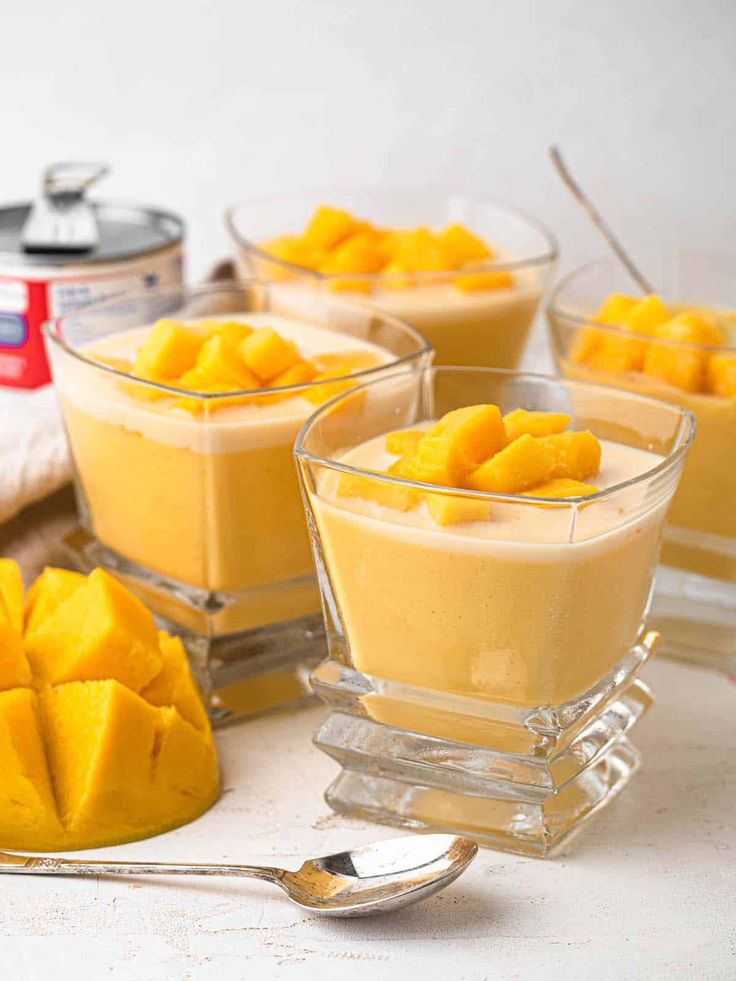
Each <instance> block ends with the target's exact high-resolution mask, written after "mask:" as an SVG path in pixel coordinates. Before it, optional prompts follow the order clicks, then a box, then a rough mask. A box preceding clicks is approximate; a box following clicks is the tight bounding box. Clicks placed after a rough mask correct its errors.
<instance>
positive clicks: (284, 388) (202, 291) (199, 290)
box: [42, 277, 434, 402]
mask: <svg viewBox="0 0 736 981" xmlns="http://www.w3.org/2000/svg"><path fill="white" fill-rule="evenodd" d="M280 285H282V284H281V283H279V282H278V281H275V280H269V279H259V278H255V277H254V278H253V279H230V280H217V281H216V282H213V283H194V284H186V283H182V284H180V285H177V284H175V283H174V284H172V285H170V286H163V287H160V288H156V289H153V290H145V289H144V290H135V291H125V290H122V291H121V292H120V293H115V294H113V295H112V296H108V297H106V298H105V299H104V300H100V301H98V302H95V303H89V304H87V305H85V306H83V307H79V308H78V309H77V310H71V311H70V312H69V313H66V314H64V315H63V316H61V317H51V318H49V319H48V320H46V321H45V322H44V323H43V325H42V332H43V334H44V337H45V338H46V339H47V340H48V341H49V342H51V343H53V344H55V345H56V346H57V347H58V348H59V349H61V350H62V351H64V353H66V354H68V355H70V356H71V357H73V358H76V359H77V360H78V361H81V362H82V363H83V364H85V365H88V366H89V367H90V368H94V369H97V370H99V371H105V372H107V373H108V374H110V375H113V376H115V377H117V378H120V379H122V380H123V381H126V382H128V383H131V382H132V383H133V384H135V385H140V386H142V387H144V388H148V389H152V390H154V391H160V392H163V393H164V394H166V395H175V396H177V397H182V396H183V397H185V398H188V399H201V400H202V401H203V402H204V401H209V400H212V401H213V402H216V401H217V400H218V399H232V398H235V397H237V396H241V395H248V396H249V397H254V396H255V397H257V396H259V395H260V396H263V399H264V401H265V400H267V399H268V398H269V397H270V396H272V395H274V394H284V393H287V392H288V393H291V392H294V393H296V394H298V393H299V392H301V391H304V390H306V389H311V388H319V387H320V386H322V385H334V384H336V383H340V382H343V381H347V380H348V379H352V378H360V379H363V378H370V377H372V376H373V375H374V374H378V373H379V372H381V371H385V370H386V369H389V368H391V369H393V368H396V367H398V366H403V365H405V364H406V363H407V362H411V361H413V360H414V359H417V358H426V357H427V356H431V355H432V354H433V353H434V348H433V347H432V345H431V344H430V342H429V341H428V340H427V338H426V337H425V336H424V334H422V333H421V331H418V330H417V329H416V328H415V327H412V325H411V324H409V323H407V322H406V321H405V320H402V318H401V317H396V316H394V314H391V313H386V312H385V311H383V310H381V309H380V308H377V307H373V306H372V305H371V304H369V303H364V302H362V301H360V300H353V299H352V298H351V299H350V300H345V299H343V298H341V297H338V296H335V297H329V301H330V303H334V304H336V305H337V306H343V307H346V308H348V309H351V310H356V309H359V310H360V311H361V312H365V313H367V314H370V316H371V317H380V318H381V319H382V320H383V321H384V322H388V323H390V324H391V325H392V326H396V327H400V328H401V330H402V331H403V332H404V334H405V335H408V336H410V337H412V338H413V339H414V340H416V341H417V343H418V346H417V349H416V351H412V352H411V353H410V354H404V355H402V356H401V357H398V358H395V359H394V360H392V361H388V362H385V363H384V364H379V365H374V366H373V367H371V368H362V369H361V370H360V371H354V372H352V373H351V374H348V375H340V376H339V377H338V376H335V377H334V378H324V379H322V380H321V381H311V382H302V383H300V384H298V385H281V386H278V387H274V388H247V389H233V390H232V391H228V392H190V391H188V390H187V389H184V388H176V387H174V386H173V385H166V384H164V383H163V382H156V381H149V380H148V379H146V378H136V377H135V376H132V375H129V374H127V373H126V372H124V371H120V370H119V369H118V368H115V367H113V366H112V365H107V364H104V363H102V362H100V361H95V360H94V358H92V357H89V356H88V355H85V354H83V353H82V352H81V351H80V350H79V349H77V348H74V347H71V346H70V345H69V344H67V342H66V341H65V340H64V339H63V338H62V337H61V336H60V335H59V334H58V333H56V331H57V330H60V329H61V326H62V324H63V323H64V322H65V321H67V320H77V319H79V318H81V317H86V316H87V315H92V316H94V315H95V314H98V315H99V314H100V313H104V312H105V309H106V308H109V307H112V306H114V305H116V304H118V303H120V301H121V300H125V299H131V300H135V299H137V298H140V299H155V297H156V296H164V295H166V294H167V293H177V292H182V293H184V294H186V295H192V294H194V295H206V294H208V293H216V292H218V291H226V290H240V291H242V288H243V287H247V288H252V287H266V288H268V287H270V286H280ZM256 312H257V311H256ZM156 319H158V318H156ZM202 319H203V320H204V319H206V315H204V316H203V317H202ZM139 326H145V325H143V324H142V325H139ZM126 329H128V330H130V329H134V328H126ZM335 333H336V334H338V335H339V333H340V332H339V331H335ZM330 401H332V400H330Z"/></svg>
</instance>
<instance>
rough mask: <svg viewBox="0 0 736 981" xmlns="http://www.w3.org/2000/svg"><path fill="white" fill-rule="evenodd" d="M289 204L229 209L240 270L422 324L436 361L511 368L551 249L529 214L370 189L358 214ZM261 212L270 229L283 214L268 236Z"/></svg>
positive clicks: (551, 255)
mask: <svg viewBox="0 0 736 981" xmlns="http://www.w3.org/2000/svg"><path fill="white" fill-rule="evenodd" d="M289 204H290V202H288V200H287V201H284V202H281V203H279V202H272V207H271V208H268V209H267V208H266V205H265V204H264V205H263V206H261V208H259V207H258V206H257V204H254V205H253V206H250V207H249V206H248V205H247V204H244V205H240V206H237V207H235V208H233V209H232V210H231V211H230V212H229V214H228V223H229V226H230V230H231V233H232V234H233V236H234V238H235V241H236V245H237V253H236V263H237V265H238V268H239V270H240V271H241V273H247V274H248V275H253V274H255V275H260V276H268V277H271V278H273V277H282V278H285V279H289V278H298V279H301V280H307V281H311V282H313V283H314V284H315V285H321V286H324V287H325V288H326V289H328V290H331V291H336V292H340V293H345V294H346V295H352V296H354V297H357V298H363V299H365V300H368V301H370V302H371V303H373V304H375V305H376V306H377V307H378V308H380V309H382V310H386V311H388V312H390V313H392V314H394V315H395V316H398V317H401V318H402V319H403V320H406V321H407V322H408V323H410V324H412V325H413V326H414V327H415V328H416V329H417V330H419V331H421V332H422V333H423V334H424V335H425V337H427V339H428V340H429V341H430V343H431V344H432V346H433V348H434V349H435V352H436V361H437V363H438V364H468V365H490V366H496V367H502V368H513V367H516V366H517V364H518V363H519V360H520V358H521V355H522V353H523V351H524V347H525V345H526V340H527V336H528V333H529V330H530V328H531V324H532V321H533V319H534V316H535V313H536V310H537V307H538V304H539V299H540V297H541V294H542V291H543V289H544V284H545V281H546V277H547V275H548V273H549V271H550V269H551V265H552V263H553V260H554V257H555V245H554V242H553V241H552V240H551V238H550V237H549V235H548V234H547V233H546V232H545V231H544V230H543V229H541V228H539V227H537V226H535V225H534V224H533V223H531V221H530V219H527V218H526V217H525V216H522V215H519V214H516V213H514V212H513V211H511V210H510V209H504V208H502V207H501V206H498V205H493V204H490V203H487V202H472V201H468V200H467V199H457V198H453V199H451V200H450V201H448V202H442V205H441V206H440V205H438V202H437V201H432V202H429V201H428V200H427V199H425V198H424V197H421V196H419V197H418V196H417V195H412V194H411V193H407V195H406V196H403V195H397V196H396V198H395V199H391V198H390V197H389V196H387V195H386V194H384V195H381V194H380V193H378V192H376V193H375V194H373V193H370V194H366V195H365V200H364V201H363V202H362V206H361V205H359V207H360V210H359V211H355V212H353V210H352V209H351V208H347V207H335V206H332V205H321V206H319V207H317V208H316V210H314V211H313V213H312V214H311V215H310V216H309V217H308V219H307V220H306V221H305V217H306V215H305V213H304V208H303V207H302V205H301V203H300V202H293V203H292V206H291V207H289ZM266 210H267V212H268V224H267V227H268V228H269V229H270V228H272V227H274V226H275V225H276V223H277V221H279V220H281V221H282V222H283V224H282V226H281V227H279V228H278V229H277V231H276V234H275V235H273V236H269V235H268V234H266V235H261V229H262V228H264V227H265V223H264V219H263V216H262V215H261V211H266ZM440 214H441V217H440ZM367 216H379V217H380V223H373V222H372V221H369V220H367ZM384 216H385V217H384ZM435 220H436V223H435ZM430 222H431V223H432V224H430ZM300 227H301V231H299V230H298V229H299V228H300ZM491 234H493V235H494V236H498V238H497V239H496V238H495V237H494V239H493V240H491V239H490V238H487V235H488V236H490V235H491ZM491 241H493V244H491ZM497 243H498V244H497Z"/></svg>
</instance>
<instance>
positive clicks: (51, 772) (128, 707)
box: [0, 559, 219, 851]
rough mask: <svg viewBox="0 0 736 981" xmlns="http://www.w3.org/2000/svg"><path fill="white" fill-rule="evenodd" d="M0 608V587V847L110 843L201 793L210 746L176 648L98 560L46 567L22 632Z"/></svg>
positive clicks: (136, 834) (205, 802) (174, 822)
mask: <svg viewBox="0 0 736 981" xmlns="http://www.w3.org/2000/svg"><path fill="white" fill-rule="evenodd" d="M0 561H1V562H2V566H1V568H2V569H3V570H4V573H5V575H6V576H7V577H8V578H10V579H12V581H13V582H16V581H21V580H20V572H19V570H18V568H17V566H15V564H14V563H11V560H6V559H3V560H0ZM11 567H12V575H10V574H9V572H8V570H9V569H10V568H11ZM16 573H17V576H16ZM1 596H2V594H1V593H0V597H1ZM18 601H19V607H20V610H21V611H22V610H23V605H24V603H23V592H22V581H21V592H20V597H17V596H16V600H15V601H14V602H15V604H16V610H17V605H18ZM6 609H7V607H6V604H5V600H4V599H0V758H1V759H2V762H3V765H2V767H1V768H0V842H1V843H2V846H3V847H5V848H12V849H18V850H31V851H56V850H67V849H78V848H91V847H97V846H101V845H110V844H117V843H119V842H122V841H130V840H133V839H137V838H142V837H147V836H149V835H153V834H159V833H161V832H162V831H166V830H168V829H170V828H173V827H176V826H178V825H180V824H184V823H186V822H187V821H191V820H193V819H194V818H195V817H198V816H199V815H200V814H201V813H202V812H203V811H204V810H205V809H206V808H207V807H209V806H210V804H212V803H213V801H214V799H215V797H216V796H217V793H218V789H219V774H218V767H217V756H216V750H215V745H214V741H213V739H212V733H211V729H210V725H209V719H208V717H207V713H206V711H205V709H204V706H203V704H202V701H201V699H200V697H199V695H198V692H197V688H196V685H195V683H194V680H193V678H192V675H191V671H190V669H189V665H188V662H187V659H186V654H185V652H184V649H183V647H182V645H181V642H180V641H179V640H177V639H176V638H173V637H170V636H169V635H168V634H165V633H161V634H158V633H157V631H156V627H155V624H154V621H153V617H152V616H151V614H150V613H149V612H148V610H146V609H145V607H143V605H142V604H141V603H140V602H139V601H138V600H137V599H136V598H135V597H133V596H132V594H130V593H129V592H128V591H127V590H126V589H125V588H124V587H123V586H122V585H121V584H120V583H118V582H117V580H114V579H112V577H110V576H109V575H108V574H107V573H105V572H103V571H102V570H101V569H96V570H95V571H94V572H92V573H91V574H90V575H89V576H88V577H85V576H82V575H79V574H78V573H74V572H68V571H67V570H64V569H51V568H49V569H46V570H44V572H43V573H42V575H41V576H40V577H39V578H38V579H37V580H36V583H35V584H34V585H33V586H32V587H31V589H30V590H29V592H28V596H27V599H26V602H25V613H26V629H25V634H23V633H22V627H23V624H22V622H21V630H17V629H16V624H17V623H18V619H17V612H16V615H15V617H14V619H13V622H12V623H11V620H10V619H9V617H8V616H7V615H6V612H5V611H6ZM24 647H25V649H26V650H27V651H28V654H29V657H28V658H27V659H26V654H25V653H24ZM142 682H144V684H142ZM136 688H137V689H139V691H136V690H135V689H136Z"/></svg>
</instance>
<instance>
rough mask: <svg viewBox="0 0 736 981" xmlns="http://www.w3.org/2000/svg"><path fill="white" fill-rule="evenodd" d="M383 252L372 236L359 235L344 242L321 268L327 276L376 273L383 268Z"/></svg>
mask: <svg viewBox="0 0 736 981" xmlns="http://www.w3.org/2000/svg"><path fill="white" fill-rule="evenodd" d="M383 264H384V262H383V256H382V254H381V250H380V248H379V246H378V244H377V242H376V240H375V238H374V237H373V236H372V235H368V234H366V233H364V232H363V233H358V234H357V235H352V236H351V237H350V238H348V239H347V240H346V241H344V242H342V243H341V244H340V245H339V246H338V247H337V248H336V249H335V250H334V251H333V252H331V253H330V254H329V255H328V256H327V258H326V259H325V260H324V262H323V263H322V264H321V266H320V272H322V273H325V274H326V275H335V274H341V273H358V274H361V273H362V274H365V273H376V272H378V271H379V270H380V269H381V267H382V266H383Z"/></svg>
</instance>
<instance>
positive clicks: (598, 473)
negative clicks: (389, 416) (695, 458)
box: [311, 406, 666, 741]
mask: <svg viewBox="0 0 736 981" xmlns="http://www.w3.org/2000/svg"><path fill="white" fill-rule="evenodd" d="M471 408H472V409H473V410H474V411H475V412H476V413H477V412H478V411H480V410H483V411H484V413H485V415H484V416H483V424H482V426H480V427H475V429H474V431H473V432H472V433H471V432H470V429H468V428H467V427H466V423H467V422H468V417H462V416H458V415H455V418H456V419H460V422H461V424H462V426H463V427H466V428H465V430H464V434H463V435H464V439H465V443H464V448H463V449H462V452H461V454H460V456H458V455H457V454H456V453H455V451H454V450H453V449H452V446H451V444H452V441H453V439H454V436H455V435H457V432H458V430H457V428H454V429H453V428H452V427H451V428H450V429H449V430H448V429H447V428H446V427H447V426H448V422H447V420H448V418H449V417H452V416H453V413H449V416H446V417H444V418H443V420H440V422H439V423H435V424H434V426H433V427H432V424H429V423H427V424H424V425H423V426H422V427H420V428H419V429H418V430H412V431H409V432H405V433H394V434H390V435H389V436H388V437H384V436H379V437H375V438H373V439H369V440H367V441H366V442H364V443H363V444H361V445H359V446H356V447H354V448H352V449H350V450H348V451H347V452H345V453H344V454H343V455H342V456H340V457H338V458H337V459H338V462H339V463H340V464H346V465H349V466H351V467H355V468H359V469H360V471H361V472H360V473H349V472H346V473H342V474H338V473H336V472H334V471H327V472H325V473H324V474H323V479H322V483H321V484H320V485H319V486H318V488H317V491H316V492H315V493H313V494H312V495H311V506H312V508H313V509H314V513H315V516H316V521H317V525H318V529H319V536H320V542H321V548H322V550H323V553H324V559H325V563H326V566H327V569H328V571H329V576H330V582H331V586H332V589H333V591H334V597H335V601H336V604H337V606H338V608H339V611H340V619H341V622H342V625H343V628H344V631H345V636H346V641H347V647H348V650H349V659H350V662H351V663H352V665H353V666H354V667H356V668H357V669H358V670H359V671H361V672H364V673H365V674H367V675H370V676H372V677H373V678H376V679H381V680H384V681H390V682H396V683H399V684H402V685H408V686H412V687H413V688H415V689H424V690H430V691H436V692H438V693H443V694H444V695H452V696H469V697H472V698H474V699H481V700H484V701H487V702H489V703H506V704H509V705H512V706H520V707H532V706H542V705H560V704H561V703H563V702H565V701H567V700H569V699H572V698H574V697H575V696H577V695H581V694H582V693H584V692H585V691H587V690H588V689H590V688H591V687H592V686H594V685H595V684H596V683H598V682H599V681H600V680H601V679H602V678H603V677H604V676H605V675H606V674H607V673H608V672H610V671H611V670H612V669H613V668H614V667H615V666H616V665H617V664H618V663H619V662H620V661H621V660H622V658H623V657H624V656H625V654H626V652H627V651H628V650H629V649H630V648H631V646H632V645H633V644H634V643H635V641H636V639H637V637H638V635H639V633H640V630H641V624H642V620H643V617H644V613H645V610H646V606H647V601H648V597H649V593H650V588H651V583H652V578H653V573H654V568H655V566H656V562H657V558H658V547H659V540H660V532H661V527H662V523H663V519H664V514H665V507H666V505H665V504H663V503H661V502H658V503H655V504H651V503H650V500H649V498H648V496H647V490H646V487H645V483H646V482H642V483H635V484H634V485H633V486H630V487H628V488H623V489H619V490H618V491H617V492H616V494H615V495H612V496H608V497H607V496H606V495H605V494H602V495H601V496H598V497H596V496H595V495H596V494H597V493H598V492H603V491H606V490H610V489H612V488H616V487H619V488H620V485H622V484H625V483H626V482H627V481H629V480H631V478H635V477H639V476H641V475H642V474H645V473H647V472H648V471H650V470H652V469H654V468H655V467H657V466H658V465H659V464H660V463H661V462H662V459H663V458H662V457H661V456H659V455H658V454H655V453H652V452H648V451H645V450H641V449H636V448H633V447H630V446H627V445H624V444H622V443H617V442H612V441H601V442H599V441H598V440H596V439H595V437H594V436H592V435H591V434H590V433H572V432H569V431H566V430H565V426H566V425H567V423H568V421H569V420H568V419H567V417H566V416H562V415H560V414H554V413H524V412H521V413H511V414H507V415H506V416H505V417H504V419H503V422H502V429H501V431H499V428H498V420H499V419H500V414H498V410H495V416H496V418H495V419H494V418H493V415H494V414H493V413H492V412H491V410H492V409H495V407H490V406H485V407H481V406H476V407H471ZM464 412H465V413H467V412H469V409H466V410H463V409H461V410H457V413H460V414H462V413H464ZM549 420H551V421H549ZM443 423H444V426H445V429H444V431H443V429H442V427H443ZM438 427H439V428H438ZM471 428H472V427H471ZM503 429H505V431H506V435H505V438H504V433H503ZM448 432H449V437H450V438H449V440H448ZM479 434H480V436H479ZM443 441H444V442H443ZM422 445H424V450H422V449H419V450H417V446H419V447H421V446H422ZM596 447H597V451H596ZM390 450H393V451H394V452H390ZM550 451H551V454H550ZM463 454H464V457H463ZM407 457H408V462H407ZM440 458H442V459H441V460H440V463H439V465H438V460H439V459H440ZM471 463H472V466H471ZM453 467H458V468H459V469H456V470H455V471H454V475H453ZM463 468H464V469H463ZM370 472H378V473H387V472H388V473H390V474H391V475H392V476H395V477H405V478H406V479H407V480H416V479H418V478H417V475H419V477H423V478H424V480H423V483H429V484H435V485H437V492H435V493H433V492H431V491H428V490H426V489H425V490H420V489H419V488H417V487H416V486H415V485H413V484H412V485H409V484H406V485H401V484H396V483H390V482H387V481H381V480H379V479H377V478H376V476H375V475H372V474H371V473H370ZM458 475H459V476H458ZM588 480H590V481H591V483H585V481H588ZM441 484H444V487H442V486H440V485H441ZM454 487H460V488H464V489H465V495H464V496H463V492H462V489H460V490H456V491H453V490H452V488H454ZM468 488H473V489H475V490H488V491H491V492H493V493H496V494H498V493H505V494H507V495H511V496H509V497H507V498H505V499H498V498H495V499H489V498H483V497H478V496H475V497H470V496H468ZM591 495H593V496H591ZM568 498H574V501H573V502H571V501H568V500H566V499H568ZM364 701H365V707H366V711H368V712H369V713H370V714H371V715H372V717H374V718H375V719H377V720H378V721H384V722H389V723H391V724H393V725H398V726H400V727H402V728H409V729H412V728H413V729H418V730H420V731H424V732H431V733H432V734H434V735H437V736H443V737H448V738H453V739H460V740H461V741H462V740H463V739H467V740H469V741H478V740H479V739H480V737H479V735H478V733H477V732H474V731H472V729H471V728H469V726H470V723H469V722H468V720H467V719H460V717H459V715H458V717H455V716H454V714H453V713H452V712H449V711H445V712H440V711H436V712H432V711H430V710H429V709H428V708H427V704H428V703H427V702H426V699H425V704H424V707H423V708H419V707H416V706H414V705H412V700H411V698H406V699H403V698H398V697H397V696H396V697H388V698H386V697H384V696H381V695H370V696H368V697H367V698H366V699H365V700H364ZM453 726H454V727H455V730H454V732H453V731H452V730H453ZM458 726H461V729H458V728H457V727H458ZM458 733H460V734H458ZM494 738H495V739H496V740H497V739H498V735H497V734H496V736H495V737H494Z"/></svg>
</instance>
